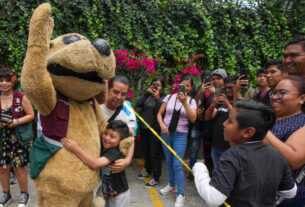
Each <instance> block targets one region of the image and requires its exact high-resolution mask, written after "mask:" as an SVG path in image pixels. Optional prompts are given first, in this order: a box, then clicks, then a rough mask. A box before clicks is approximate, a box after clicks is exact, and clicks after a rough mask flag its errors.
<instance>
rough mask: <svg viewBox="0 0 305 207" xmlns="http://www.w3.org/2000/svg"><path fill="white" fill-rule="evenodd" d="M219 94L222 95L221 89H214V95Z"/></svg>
mask: <svg viewBox="0 0 305 207" xmlns="http://www.w3.org/2000/svg"><path fill="white" fill-rule="evenodd" d="M220 94H222V88H215V95H216V96H219V95H220Z"/></svg>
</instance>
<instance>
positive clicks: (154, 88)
mask: <svg viewBox="0 0 305 207" xmlns="http://www.w3.org/2000/svg"><path fill="white" fill-rule="evenodd" d="M151 86H152V87H151V89H152V90H155V91H156V90H158V86H159V85H158V83H156V82H153V83H152V85H151Z"/></svg>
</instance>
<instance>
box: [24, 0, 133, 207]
mask: <svg viewBox="0 0 305 207" xmlns="http://www.w3.org/2000/svg"><path fill="white" fill-rule="evenodd" d="M50 13H51V6H50V4H48V3H45V4H42V5H40V6H39V7H38V8H37V9H36V10H35V11H34V14H33V16H32V18H31V22H30V28H29V39H28V49H27V54H26V58H25V60H24V65H23V68H22V75H21V84H22V88H23V90H24V92H25V94H26V96H27V97H28V98H29V99H30V100H31V102H32V103H33V104H34V106H35V107H36V108H37V110H38V111H39V113H40V121H41V125H42V133H43V136H42V137H38V138H37V139H36V140H35V141H34V143H33V146H32V150H31V153H30V160H31V166H30V174H31V177H32V178H33V179H34V181H35V185H36V190H37V193H38V205H39V206H40V207H46V206H48V207H58V206H63V207H76V206H83V207H90V206H91V201H92V197H93V190H94V188H95V187H96V186H97V185H98V183H99V179H100V174H99V171H98V170H92V169H90V168H89V167H87V166H86V165H85V164H84V163H83V162H82V161H81V160H80V159H78V158H77V157H76V155H74V154H73V153H71V152H69V151H68V150H66V149H65V148H63V147H62V144H61V142H60V141H61V139H62V138H63V137H68V138H71V139H73V140H75V141H76V142H77V144H78V145H79V146H80V147H81V148H82V149H83V150H85V151H86V152H87V153H88V154H90V155H91V156H93V157H95V158H98V157H99V155H100V137H101V135H102V133H103V132H104V130H105V127H106V124H107V122H106V119H105V117H104V114H103V112H102V111H101V109H100V107H99V104H101V103H103V102H104V101H105V100H106V95H107V79H109V78H111V77H112V76H114V72H115V57H114V55H113V52H112V50H111V48H110V46H109V44H108V43H107V42H106V41H105V40H103V39H95V40H93V41H92V42H90V41H89V40H88V39H87V38H86V37H84V36H82V35H80V34H76V33H72V34H65V35H62V36H59V37H57V38H56V39H54V40H50V37H51V35H52V31H53V26H54V23H53V19H52V18H51V17H50ZM132 142H133V137H129V138H128V139H126V140H124V142H122V143H121V145H122V146H124V149H122V150H121V151H123V150H125V151H126V149H128V147H129V146H130V145H131V144H132ZM122 146H121V147H122ZM121 147H120V149H121Z"/></svg>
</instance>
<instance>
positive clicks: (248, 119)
mask: <svg viewBox="0 0 305 207" xmlns="http://www.w3.org/2000/svg"><path fill="white" fill-rule="evenodd" d="M234 108H236V111H237V115H236V120H237V122H238V125H239V129H244V128H247V127H253V128H255V130H256V132H255V134H254V135H253V137H252V139H251V141H260V140H262V139H264V137H265V136H266V134H267V132H268V130H270V129H272V127H273V125H274V122H275V120H276V114H275V111H274V110H273V109H272V108H271V107H270V106H267V105H265V104H263V103H260V102H257V101H253V100H240V101H237V102H236V103H235V104H234Z"/></svg>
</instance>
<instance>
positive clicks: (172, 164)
mask: <svg viewBox="0 0 305 207" xmlns="http://www.w3.org/2000/svg"><path fill="white" fill-rule="evenodd" d="M161 137H162V139H163V140H164V141H165V142H166V144H168V145H169V146H170V147H171V148H173V150H174V151H175V152H176V153H177V155H178V156H179V157H181V159H183V156H184V153H185V148H186V144H187V133H182V132H171V133H170V134H169V135H168V136H165V135H164V134H162V133H161ZM162 147H163V151H164V155H165V158H166V166H167V172H168V183H169V184H170V186H172V187H174V186H175V185H176V183H177V195H184V173H183V168H182V163H181V162H180V161H179V160H178V158H176V157H175V156H174V155H173V154H172V153H171V152H170V151H169V150H168V149H167V147H166V146H165V145H164V144H162Z"/></svg>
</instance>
